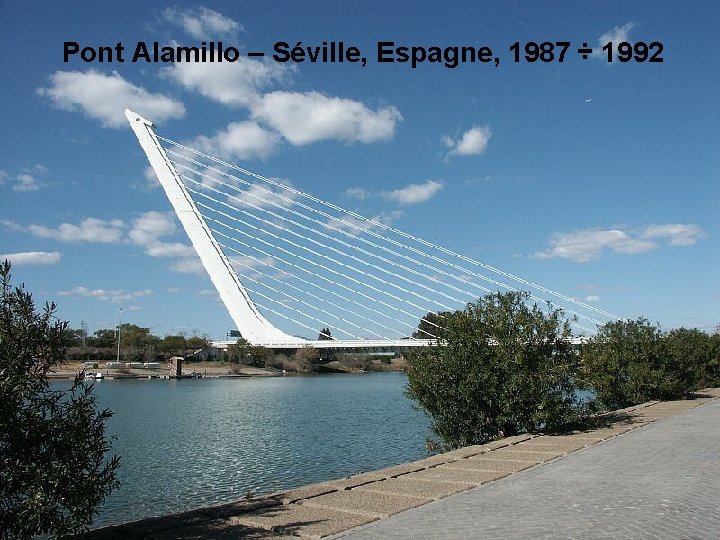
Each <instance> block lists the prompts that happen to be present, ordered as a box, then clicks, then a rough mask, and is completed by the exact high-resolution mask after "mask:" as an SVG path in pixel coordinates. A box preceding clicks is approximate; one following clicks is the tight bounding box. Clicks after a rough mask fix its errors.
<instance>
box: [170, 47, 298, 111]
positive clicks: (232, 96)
mask: <svg viewBox="0 0 720 540" xmlns="http://www.w3.org/2000/svg"><path fill="white" fill-rule="evenodd" d="M292 71H293V70H292V69H289V68H285V67H283V66H282V65H280V64H277V63H273V62H269V61H260V60H252V59H250V58H246V57H242V56H241V57H239V58H238V59H237V61H235V62H176V63H175V64H173V66H172V67H167V68H163V69H162V70H160V74H161V76H162V77H165V78H168V79H172V80H174V81H175V82H177V83H179V84H181V85H182V86H184V87H185V88H187V89H189V90H194V91H196V92H199V93H200V94H202V95H203V96H205V97H206V98H209V99H212V100H213V101H217V102H219V103H222V104H224V105H241V106H248V105H250V104H251V103H254V102H256V101H257V100H259V99H260V91H261V90H262V89H263V88H266V87H268V86H269V85H271V84H273V83H277V82H281V81H283V80H285V78H286V77H287V76H288V74H289V73H292Z"/></svg>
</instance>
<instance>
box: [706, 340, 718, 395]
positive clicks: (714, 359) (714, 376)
mask: <svg viewBox="0 0 720 540" xmlns="http://www.w3.org/2000/svg"><path fill="white" fill-rule="evenodd" d="M703 386H720V334H713V335H712V336H710V337H709V338H708V363H707V365H706V366H705V369H704V371H703Z"/></svg>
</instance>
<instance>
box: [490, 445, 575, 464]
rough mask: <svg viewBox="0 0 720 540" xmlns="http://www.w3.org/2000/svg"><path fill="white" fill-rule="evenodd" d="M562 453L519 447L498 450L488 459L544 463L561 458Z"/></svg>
mask: <svg viewBox="0 0 720 540" xmlns="http://www.w3.org/2000/svg"><path fill="white" fill-rule="evenodd" d="M561 455H562V452H553V451H545V450H538V451H534V452H533V451H529V450H525V449H524V448H521V447H517V448H503V449H502V450H497V451H495V452H493V453H492V454H488V457H492V458H494V459H505V458H508V459H512V460H521V461H534V462H538V463H540V462H543V461H549V460H551V459H553V458H556V457H558V456H561Z"/></svg>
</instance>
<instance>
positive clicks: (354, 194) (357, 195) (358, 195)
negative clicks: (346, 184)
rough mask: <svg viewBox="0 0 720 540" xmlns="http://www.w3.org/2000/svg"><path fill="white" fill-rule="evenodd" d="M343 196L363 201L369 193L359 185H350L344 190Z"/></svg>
mask: <svg viewBox="0 0 720 540" xmlns="http://www.w3.org/2000/svg"><path fill="white" fill-rule="evenodd" d="M344 195H345V197H347V198H348V199H357V200H359V201H364V200H365V199H366V198H367V197H368V195H370V193H369V192H368V191H367V190H365V189H363V188H360V187H351V188H348V189H346V190H345V193H344Z"/></svg>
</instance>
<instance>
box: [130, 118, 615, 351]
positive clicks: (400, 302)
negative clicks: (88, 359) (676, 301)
mask: <svg viewBox="0 0 720 540" xmlns="http://www.w3.org/2000/svg"><path fill="white" fill-rule="evenodd" d="M125 114H126V116H127V119H128V121H129V122H130V126H131V127H132V129H133V131H134V132H135V135H136V136H137V138H138V140H139V142H140V145H141V146H142V148H143V150H144V151H145V154H146V155H147V157H148V160H149V161H150V164H151V166H152V168H153V169H154V171H155V173H156V174H157V177H158V180H159V181H160V184H161V185H162V187H163V189H164V190H165V194H166V195H167V197H168V199H169V200H170V203H171V204H172V206H173V209H174V210H175V213H176V214H177V216H178V219H179V220H180V223H181V224H182V226H183V228H184V229H185V231H186V232H187V235H188V237H189V238H190V241H191V242H192V245H193V247H194V248H195V251H196V252H197V254H198V256H199V257H200V260H201V262H202V264H203V266H204V267H205V269H206V270H207V272H208V274H209V276H210V279H211V280H212V282H213V285H214V286H215V288H216V289H217V291H218V293H219V295H220V298H221V299H222V301H223V303H224V304H225V306H226V307H227V309H228V311H229V313H230V316H231V317H232V319H233V321H234V322H235V324H236V325H237V328H238V329H239V330H240V332H241V334H242V335H243V337H245V338H246V339H247V340H248V341H249V342H251V343H253V344H258V345H263V346H267V347H272V348H298V347H302V346H314V347H318V348H366V347H367V348H369V347H418V346H425V345H428V344H430V343H433V341H434V340H433V338H434V334H433V332H432V331H433V329H434V328H433V327H437V326H438V324H437V321H438V320H440V319H441V318H442V313H443V312H446V311H451V310H455V309H460V308H462V307H463V306H464V304H465V303H467V302H469V301H472V300H475V299H477V298H478V296H481V295H482V294H484V293H487V292H491V291H494V290H518V289H523V290H529V291H530V293H531V299H532V300H535V301H538V303H540V304H542V303H544V301H545V299H546V297H547V296H553V297H554V298H555V301H556V303H564V304H566V305H564V306H563V305H560V306H559V307H562V308H563V309H564V310H565V311H566V312H568V313H569V314H571V315H573V316H574V317H575V318H576V319H578V320H583V321H586V322H589V323H590V324H591V325H596V324H601V323H602V321H600V320H598V319H596V318H595V317H601V318H609V317H613V315H612V314H610V313H607V312H604V311H602V310H599V309H597V308H595V307H594V306H590V305H588V304H584V303H582V302H579V301H577V300H574V299H572V298H570V297H567V296H565V295H562V294H560V293H558V292H555V291H552V290H550V289H548V288H545V287H543V286H541V285H538V284H536V283H533V282H531V281H528V280H525V279H523V278H520V277H518V276H515V275H513V274H510V273H508V272H504V271H502V270H499V269H497V268H494V267H492V266H490V265H488V264H485V263H482V262H479V261H476V260H473V259H471V258H469V257H466V256H464V255H461V254H458V253H455V252H453V251H450V250H448V249H446V248H443V247H441V246H438V245H435V244H433V243H431V242H428V241H425V240H423V239H420V238H417V237H415V236H412V235H410V234H407V233H404V232H403V231H400V230H397V229H395V228H393V227H391V226H390V224H389V223H387V222H384V221H383V220H382V218H375V219H369V218H365V217H363V216H361V215H359V214H356V213H354V212H352V211H349V210H346V209H344V208H341V207H339V206H336V205H334V204H331V203H329V202H326V201H323V200H321V199H319V198H317V197H314V196H312V195H310V194H308V193H304V192H302V191H299V190H297V189H295V188H293V187H292V186H289V185H287V184H285V183H283V182H280V181H277V180H273V179H270V178H266V177H263V176H261V175H258V174H255V173H252V172H250V171H247V170H245V169H241V168H239V167H237V166H235V165H232V164H230V163H227V162H225V161H222V160H221V159H219V158H215V157H213V156H210V155H208V154H205V153H203V152H201V151H198V150H195V149H193V148H189V147H187V146H185V145H183V144H180V143H177V142H175V141H172V140H170V139H166V138H164V137H162V136H160V135H158V134H156V133H155V130H154V126H153V124H152V122H150V121H148V120H146V119H144V118H143V117H141V116H140V115H138V114H136V113H134V112H133V111H130V110H126V111H125ZM241 278H242V281H241ZM538 294H542V295H543V296H544V297H545V298H541V297H539V296H537V295H538ZM261 302H262V303H261ZM268 314H272V315H273V316H275V319H278V318H279V319H283V320H285V321H287V322H288V325H289V326H291V327H293V328H296V329H298V328H299V329H304V330H301V331H302V332H304V333H307V331H310V332H312V333H314V334H317V333H318V332H319V329H321V328H326V327H328V328H332V329H333V330H332V333H333V339H330V340H312V339H310V340H308V339H303V338H300V337H296V336H293V335H290V334H289V333H286V332H285V331H283V330H281V329H279V328H278V327H277V326H276V325H275V324H273V322H271V321H270V320H268V319H267V318H266V316H267V315H268ZM420 320H422V321H423V322H424V324H423V325H421V328H419V329H418V326H417V323H418V321H420ZM577 326H579V327H580V328H582V329H584V330H588V329H587V328H584V327H583V326H581V325H580V324H577ZM423 327H424V329H423Z"/></svg>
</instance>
